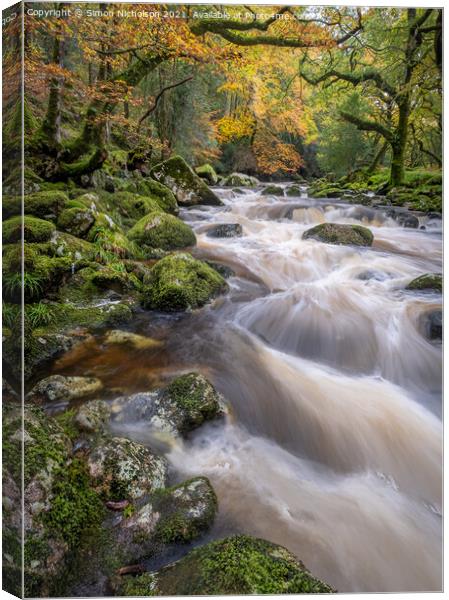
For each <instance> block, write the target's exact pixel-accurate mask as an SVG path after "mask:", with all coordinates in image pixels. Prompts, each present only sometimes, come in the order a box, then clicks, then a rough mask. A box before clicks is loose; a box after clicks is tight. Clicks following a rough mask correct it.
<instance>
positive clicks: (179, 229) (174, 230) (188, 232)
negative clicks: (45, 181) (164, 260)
mask: <svg viewBox="0 0 449 600" xmlns="http://www.w3.org/2000/svg"><path fill="white" fill-rule="evenodd" d="M128 237H129V239H130V240H132V241H134V242H136V243H138V244H139V246H141V247H142V246H143V247H145V246H148V247H150V248H158V249H161V250H174V249H177V248H187V247H188V246H194V245H195V244H196V237H195V234H194V233H193V231H192V229H191V228H190V227H189V226H188V225H187V224H186V223H184V222H183V221H181V220H180V219H178V218H177V217H174V216H173V215H169V214H165V213H162V212H160V211H159V212H156V211H155V212H150V213H149V214H147V215H145V216H144V217H143V218H142V219H140V220H139V221H138V222H137V223H136V224H135V225H134V226H133V227H132V228H131V229H130V230H129V232H128Z"/></svg>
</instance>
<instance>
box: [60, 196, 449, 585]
mask: <svg viewBox="0 0 449 600" xmlns="http://www.w3.org/2000/svg"><path fill="white" fill-rule="evenodd" d="M215 191H216V192H217V194H218V195H219V196H220V197H221V199H222V200H223V202H224V206H222V207H206V206H196V207H193V208H190V209H183V210H182V211H181V215H180V216H181V218H183V219H184V220H185V221H186V222H188V223H189V224H190V225H191V226H192V227H193V229H194V230H195V233H196V236H197V247H196V249H195V250H194V252H193V253H194V254H195V255H196V256H197V257H199V258H202V259H207V260H211V261H216V262H220V263H222V264H225V265H227V266H229V267H230V268H231V269H232V270H233V272H234V275H233V276H231V277H230V278H229V279H228V283H229V286H230V291H229V293H228V294H226V295H225V296H222V297H220V298H218V299H216V300H215V301H214V302H213V303H212V304H210V305H208V306H207V307H205V308H203V309H202V310H199V311H195V312H192V313H189V314H179V315H163V314H154V313H142V314H140V315H138V316H137V317H136V320H135V321H134V322H133V324H132V326H131V327H130V329H132V330H133V331H135V332H137V333H140V334H143V335H150V336H153V337H156V338H159V339H161V340H162V341H164V344H165V345H164V349H163V350H162V351H160V350H156V351H154V350H152V351H148V350H147V351H140V352H137V351H136V352H134V353H133V354H130V353H129V352H126V351H125V350H123V349H117V348H115V349H113V350H109V351H105V352H103V353H101V352H100V351H101V344H100V342H98V344H97V345H95V344H94V346H92V347H90V348H88V349H87V350H86V349H84V351H83V352H84V353H83V354H78V355H76V356H72V358H71V360H70V361H69V362H67V361H66V362H62V363H61V362H60V363H59V365H58V366H57V368H56V371H58V372H65V373H70V374H83V375H86V374H92V375H96V376H98V377H101V378H102V379H104V380H105V381H106V380H107V381H108V383H109V385H111V383H112V385H116V386H117V387H120V389H121V390H125V391H128V392H133V391H141V390H148V389H149V388H151V387H152V386H153V387H154V386H156V385H158V384H160V383H161V382H164V381H165V380H166V379H167V378H168V377H170V376H173V375H174V374H175V373H176V374H178V373H180V372H188V371H192V370H196V371H201V372H203V373H204V374H205V375H206V376H207V377H208V378H209V379H210V380H211V381H212V382H213V384H214V385H215V386H216V388H217V389H218V390H219V391H220V392H221V393H222V394H223V396H224V398H225V400H226V403H227V405H228V407H229V414H228V415H227V417H226V418H225V419H223V420H221V421H219V422H217V423H213V424H211V425H208V426H206V427H202V428H201V429H200V430H198V432H197V433H194V434H193V435H192V436H191V437H190V438H189V439H187V440H184V441H180V440H170V439H161V438H160V436H158V435H157V433H155V432H151V431H148V430H147V429H146V428H145V427H143V426H142V424H140V423H125V424H123V423H122V424H120V425H116V432H117V433H120V434H122V435H125V436H128V437H131V438H133V439H135V440H138V441H141V442H144V443H148V444H149V445H151V446H152V447H155V446H156V447H158V448H159V449H160V450H161V451H163V452H164V453H165V454H166V456H167V458H168V460H169V462H170V465H171V469H172V480H173V481H176V480H182V479H185V478H186V477H189V476H193V475H206V476H207V477H209V479H210V481H211V483H212V485H213V486H214V488H215V490H216V492H217V496H218V500H219V514H218V517H217V521H216V524H215V526H214V528H213V530H212V533H211V534H210V537H212V538H213V537H222V536H223V535H226V534H227V533H230V532H244V533H248V534H251V535H256V536H259V537H263V538H266V539H268V540H271V541H273V542H277V543H279V544H282V545H284V546H286V547H287V548H288V549H289V550H291V551H292V552H293V553H294V554H295V555H297V556H298V557H299V558H300V559H301V560H303V561H304V563H305V564H306V566H307V567H308V568H309V569H310V570H311V571H312V573H313V574H314V575H315V576H317V577H319V578H321V579H323V580H324V581H326V582H327V583H329V584H330V585H332V586H333V587H335V588H336V589H337V590H338V591H340V592H383V591H385V592H386V591H390V592H392V591H434V590H440V589H441V577H442V573H441V569H442V548H441V544H442V516H441V495H442V423H441V412H442V410H441V368H442V365H441V360H442V357H441V344H440V343H438V342H431V341H428V340H427V339H426V338H425V336H424V335H423V318H424V316H425V314H426V313H427V312H429V311H430V310H439V309H441V296H439V295H438V294H435V293H432V292H410V291H406V290H405V289H404V288H405V286H406V285H407V283H408V282H409V281H411V280H412V279H413V278H415V277H417V276H419V275H421V274H423V273H427V272H441V261H442V243H441V221H440V220H438V219H433V220H429V219H428V218H427V217H422V218H420V224H421V225H424V227H425V229H406V228H403V227H402V226H400V225H398V223H397V222H396V221H395V220H393V219H392V218H390V217H388V216H387V213H386V211H385V210H382V209H372V208H366V207H363V206H357V205H351V204H345V203H343V202H341V201H339V200H338V199H332V200H330V199H329V200H314V199H311V198H308V197H307V191H306V189H305V188H304V189H303V192H302V196H301V197H298V198H292V197H279V196H264V195H261V193H260V191H255V190H248V189H247V190H245V191H244V193H239V194H237V193H235V192H233V191H231V190H230V189H220V188H218V189H216V190H215ZM324 221H330V222H336V223H357V224H362V225H365V226H368V227H369V228H370V229H371V231H372V232H373V234H374V240H375V241H374V244H373V246H372V247H371V248H358V247H351V246H335V245H330V244H324V243H321V242H318V241H314V240H302V239H301V238H302V234H303V232H304V231H305V230H306V229H308V228H310V227H312V226H313V225H316V224H318V223H321V222H324ZM217 223H239V224H240V225H241V226H242V228H243V235H242V236H241V237H230V238H212V237H208V236H207V233H206V232H207V229H208V228H210V226H211V225H213V224H217Z"/></svg>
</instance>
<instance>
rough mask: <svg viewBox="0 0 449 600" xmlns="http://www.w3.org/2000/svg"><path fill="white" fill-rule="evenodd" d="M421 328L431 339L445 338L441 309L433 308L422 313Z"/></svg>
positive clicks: (439, 339) (425, 335)
mask: <svg viewBox="0 0 449 600" xmlns="http://www.w3.org/2000/svg"><path fill="white" fill-rule="evenodd" d="M419 328H420V330H421V332H422V333H423V335H424V337H426V338H427V339H428V340H430V341H441V340H442V339H443V313H442V311H441V310H432V311H429V312H426V313H424V314H423V315H421V317H420V320H419Z"/></svg>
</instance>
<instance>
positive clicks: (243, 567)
mask: <svg viewBox="0 0 449 600" xmlns="http://www.w3.org/2000/svg"><path fill="white" fill-rule="evenodd" d="M121 584H122V585H121V588H120V595H123V596H166V595H167V596H171V595H173V596H176V595H180V596H184V595H186V596H188V595H226V594H302V593H330V592H333V591H334V590H333V589H332V588H331V587H330V586H328V585H327V584H325V583H323V582H322V581H320V580H319V579H316V578H315V577H313V575H311V574H310V573H309V571H308V570H307V569H306V567H305V566H304V565H303V564H302V562H300V561H299V560H298V559H297V558H296V557H295V556H294V555H293V554H291V552H289V551H288V550H287V549H285V548H283V547H282V546H278V545H277V544H273V543H271V542H268V541H266V540H262V539H258V538H252V537H249V536H245V535H236V536H232V537H228V538H225V539H222V540H218V541H215V542H211V543H209V544H206V545H205V546H202V547H200V548H196V549H195V550H193V551H192V552H190V553H189V554H187V556H185V557H184V558H182V559H181V560H179V561H177V562H175V563H172V564H170V565H168V566H166V567H163V568H162V569H160V570H159V571H157V572H154V573H145V574H143V575H140V576H138V577H135V578H133V579H131V578H127V579H122V581H121Z"/></svg>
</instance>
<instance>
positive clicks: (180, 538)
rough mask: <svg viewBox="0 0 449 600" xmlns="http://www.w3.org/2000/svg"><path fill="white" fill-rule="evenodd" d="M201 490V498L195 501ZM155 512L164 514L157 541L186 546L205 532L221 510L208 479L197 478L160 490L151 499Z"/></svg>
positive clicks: (157, 531) (158, 525)
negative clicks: (197, 493)
mask: <svg viewBox="0 0 449 600" xmlns="http://www.w3.org/2000/svg"><path fill="white" fill-rule="evenodd" d="M198 488H201V498H200V500H198V498H193V495H194V494H195V489H198ZM152 502H153V506H154V510H155V511H157V512H159V513H160V514H161V517H160V519H159V521H158V524H157V526H156V531H155V534H154V535H155V539H156V540H157V541H159V542H162V543H163V544H175V543H182V544H186V543H188V542H191V541H192V540H194V539H196V538H198V537H199V536H200V535H202V534H203V533H205V532H206V531H207V530H208V529H209V528H210V527H211V526H212V523H213V521H214V518H215V514H216V512H217V508H218V502H217V497H216V495H215V492H214V490H213V488H212V486H211V485H210V482H209V480H208V479H206V478H205V477H196V478H194V479H190V480H188V481H184V482H183V483H181V484H179V485H175V486H173V487H170V488H166V489H164V490H160V491H158V492H157V493H156V494H154V495H153V497H152Z"/></svg>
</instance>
